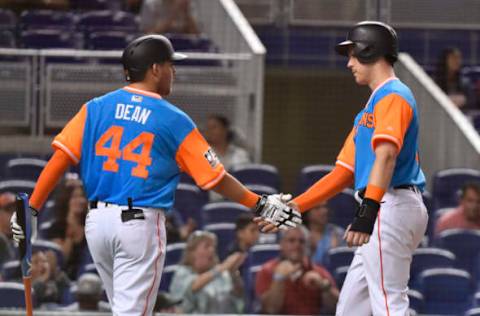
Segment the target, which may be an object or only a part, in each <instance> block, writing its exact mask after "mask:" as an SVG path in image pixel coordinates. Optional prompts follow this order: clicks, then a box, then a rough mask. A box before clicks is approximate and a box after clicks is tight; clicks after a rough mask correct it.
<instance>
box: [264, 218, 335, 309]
mask: <svg viewBox="0 0 480 316" xmlns="http://www.w3.org/2000/svg"><path fill="white" fill-rule="evenodd" d="M309 240H310V236H309V233H308V230H307V229H306V228H305V227H303V226H299V227H296V228H292V229H290V230H286V231H281V237H280V257H279V258H276V259H272V260H270V261H267V262H266V263H265V264H264V265H263V266H262V268H261V269H260V271H259V272H258V273H257V279H256V286H255V290H256V294H257V297H258V298H259V299H260V303H261V306H262V311H263V312H264V313H267V314H284V315H318V314H321V313H332V312H334V311H335V305H336V304H337V300H338V295H339V292H338V289H337V287H336V285H335V281H334V280H333V277H332V276H331V275H330V273H328V271H327V270H326V269H324V268H323V267H321V266H319V265H316V264H315V263H313V262H312V261H311V260H310V259H309V257H308V249H309V245H308V241H309Z"/></svg>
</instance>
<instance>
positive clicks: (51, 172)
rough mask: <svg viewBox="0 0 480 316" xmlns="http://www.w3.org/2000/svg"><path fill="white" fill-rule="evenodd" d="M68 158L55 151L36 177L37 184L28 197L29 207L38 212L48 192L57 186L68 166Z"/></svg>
mask: <svg viewBox="0 0 480 316" xmlns="http://www.w3.org/2000/svg"><path fill="white" fill-rule="evenodd" d="M70 163H71V161H70V158H69V157H68V156H67V155H66V154H65V153H64V152H63V151H61V150H56V151H55V153H54V154H53V156H52V158H50V160H49V161H48V163H47V165H46V166H45V168H43V170H42V173H40V176H39V177H38V180H37V184H36V185H35V189H34V190H33V193H32V196H31V197H30V205H31V206H32V207H33V208H35V209H36V210H40V209H41V208H42V206H43V204H44V203H45V201H46V200H47V198H48V196H49V195H50V192H52V190H53V188H55V186H56V185H57V183H58V181H59V180H60V179H61V178H62V176H63V174H64V173H65V171H66V170H67V168H68V167H69V166H70Z"/></svg>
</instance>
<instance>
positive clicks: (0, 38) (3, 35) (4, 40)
mask: <svg viewBox="0 0 480 316" xmlns="http://www.w3.org/2000/svg"><path fill="white" fill-rule="evenodd" d="M0 47H2V48H15V47H16V39H15V35H14V34H13V32H12V31H9V30H0Z"/></svg>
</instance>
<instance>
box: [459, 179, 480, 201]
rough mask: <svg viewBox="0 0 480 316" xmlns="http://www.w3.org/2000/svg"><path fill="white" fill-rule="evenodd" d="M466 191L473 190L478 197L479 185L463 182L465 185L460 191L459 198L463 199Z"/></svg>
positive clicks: (479, 192) (479, 193)
mask: <svg viewBox="0 0 480 316" xmlns="http://www.w3.org/2000/svg"><path fill="white" fill-rule="evenodd" d="M468 190H473V191H475V192H476V193H477V194H478V195H480V183H478V182H465V184H464V185H463V186H462V188H461V189H460V198H462V199H463V198H464V197H465V193H466V192H467V191H468Z"/></svg>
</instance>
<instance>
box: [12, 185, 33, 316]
mask: <svg viewBox="0 0 480 316" xmlns="http://www.w3.org/2000/svg"><path fill="white" fill-rule="evenodd" d="M16 206H17V207H16V212H17V220H18V224H19V225H20V226H21V227H22V229H23V232H24V234H25V239H23V240H22V241H20V243H19V245H18V247H19V251H20V258H21V261H22V263H21V267H22V279H23V286H24V288H25V309H26V311H27V316H33V306H32V276H31V262H32V243H31V237H32V213H31V211H30V208H29V207H28V195H27V194H26V193H19V194H18V195H17V199H16Z"/></svg>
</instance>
